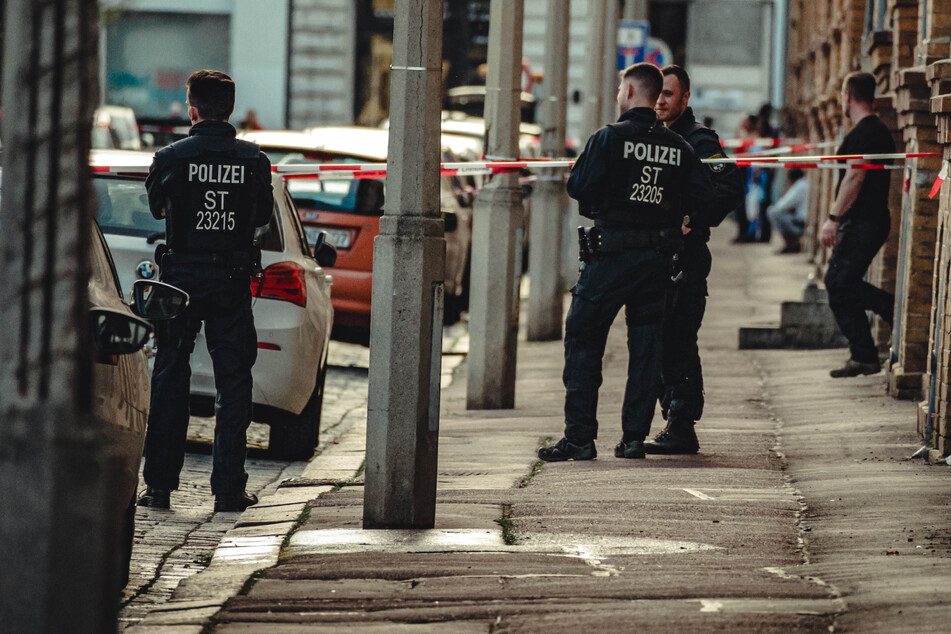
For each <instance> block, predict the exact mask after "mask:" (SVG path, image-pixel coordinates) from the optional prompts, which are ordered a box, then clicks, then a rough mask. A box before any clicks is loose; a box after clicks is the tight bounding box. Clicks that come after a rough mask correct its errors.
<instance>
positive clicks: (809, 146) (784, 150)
mask: <svg viewBox="0 0 951 634" xmlns="http://www.w3.org/2000/svg"><path fill="white" fill-rule="evenodd" d="M836 145H838V143H836V142H835V141H823V142H822V143H805V144H802V145H784V146H782V147H777V148H772V149H769V150H761V151H754V152H747V153H744V154H737V155H736V157H735V158H754V157H757V156H782V155H783V154H789V153H791V152H807V151H809V150H821V149H824V148H829V147H835V146H836Z"/></svg>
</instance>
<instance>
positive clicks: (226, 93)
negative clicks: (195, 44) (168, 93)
mask: <svg viewBox="0 0 951 634" xmlns="http://www.w3.org/2000/svg"><path fill="white" fill-rule="evenodd" d="M185 87H186V89H187V91H188V105H190V106H194V107H195V108H197V109H198V116H199V117H201V118H202V119H214V120H216V121H227V120H228V117H230V116H231V113H232V112H234V80H233V79H231V78H230V77H228V76H227V75H225V74H224V73H222V72H221V71H220V70H199V71H196V72H194V73H192V74H191V76H190V77H189V78H188V81H186V82H185Z"/></svg>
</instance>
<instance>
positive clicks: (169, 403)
mask: <svg viewBox="0 0 951 634" xmlns="http://www.w3.org/2000/svg"><path fill="white" fill-rule="evenodd" d="M162 281H163V282H167V283H169V284H173V285H175V286H178V287H179V288H181V289H182V290H184V291H186V292H187V293H189V295H190V301H189V305H188V308H187V309H186V311H185V313H184V314H182V315H180V316H179V317H177V318H175V319H173V320H171V321H166V322H159V323H158V325H157V328H156V340H157V341H156V344H157V346H158V351H157V353H156V356H155V367H154V369H153V371H152V402H151V409H150V411H149V423H148V431H147V433H146V437H145V468H144V476H145V483H146V484H148V485H149V486H151V487H152V488H158V489H168V490H173V489H177V488H178V483H179V474H180V473H181V470H182V465H183V463H184V460H185V440H186V438H187V433H188V418H189V409H188V399H189V385H190V380H191V368H190V366H189V356H190V355H191V352H192V350H193V349H194V347H195V337H197V335H198V330H199V329H200V328H201V325H202V323H204V325H205V340H206V342H207V344H208V352H209V354H210V355H211V359H212V364H213V367H214V373H215V388H216V390H217V397H216V399H215V443H214V450H213V454H212V472H211V491H212V493H213V494H214V495H229V494H235V493H241V492H243V491H244V487H245V484H246V483H247V480H248V474H247V472H246V471H245V470H244V460H245V455H246V453H247V430H248V426H249V425H250V423H251V366H252V365H254V361H255V359H256V357H257V335H256V333H255V330H254V317H253V315H252V313H251V290H250V286H249V282H248V275H247V273H244V274H243V275H238V276H236V277H235V279H229V275H228V267H226V266H223V265H187V266H185V265H175V266H170V267H165V268H164V269H163V270H162Z"/></svg>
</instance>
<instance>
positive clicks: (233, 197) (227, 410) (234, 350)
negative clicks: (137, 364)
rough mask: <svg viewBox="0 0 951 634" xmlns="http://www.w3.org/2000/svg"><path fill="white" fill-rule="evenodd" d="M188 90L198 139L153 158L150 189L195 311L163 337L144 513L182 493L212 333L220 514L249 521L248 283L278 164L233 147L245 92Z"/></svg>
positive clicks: (179, 282)
mask: <svg viewBox="0 0 951 634" xmlns="http://www.w3.org/2000/svg"><path fill="white" fill-rule="evenodd" d="M186 86H187V91H188V115H189V118H190V119H191V121H192V128H191V130H190V131H189V136H188V138H187V139H182V140H181V141H178V142H177V143H174V144H172V145H170V146H168V147H166V148H163V149H162V150H159V151H158V152H157V153H156V154H155V158H154V160H153V161H152V166H151V168H150V169H149V176H148V180H146V182H145V187H146V189H147V190H148V196H149V208H150V209H151V211H152V215H153V216H155V217H156V218H165V227H166V245H162V247H160V250H163V251H164V253H158V252H157V254H156V256H157V259H159V260H160V262H159V264H160V267H161V272H162V281H164V282H167V283H169V284H173V285H175V286H177V287H179V288H181V289H182V290H184V291H186V292H187V293H189V295H190V296H191V301H190V303H189V306H188V308H187V310H186V311H185V313H184V314H183V315H181V316H179V317H178V318H176V319H173V320H171V321H168V322H160V325H159V328H158V329H157V333H156V335H157V340H158V352H157V354H156V357H155V368H154V370H153V373H152V402H151V409H150V411H149V422H148V431H147V433H146V438H145V469H144V477H145V483H146V485H147V490H146V493H145V495H144V496H142V498H140V500H139V504H140V505H142V506H151V507H155V508H169V492H170V491H173V490H174V489H176V488H178V478H179V473H180V472H181V469H182V464H183V462H184V459H185V439H186V434H187V430H188V418H189V411H188V395H189V382H190V378H191V369H190V367H189V364H188V359H189V355H190V354H191V352H192V350H193V349H194V346H195V337H196V336H197V335H198V330H199V328H201V326H202V323H204V326H205V339H206V341H207V342H208V351H209V353H210V354H211V358H212V363H213V365H214V372H215V387H216V389H217V392H218V393H217V397H216V399H215V443H214V451H213V466H212V472H211V491H212V493H213V494H214V496H215V511H243V510H244V509H245V508H247V507H248V506H251V505H252V504H255V503H257V498H256V497H255V496H254V495H251V494H248V493H246V492H245V484H246V483H247V479H248V474H247V472H245V470H244V460H245V454H246V453H247V429H248V425H249V424H250V423H251V366H252V365H253V364H254V360H255V358H256V356H257V334H256V333H255V330H254V319H253V316H252V314H251V290H250V283H249V280H250V274H251V272H252V269H253V268H254V266H255V265H256V261H255V260H256V258H255V254H254V248H253V239H254V232H255V228H256V227H262V226H264V225H267V223H268V222H269V221H270V218H271V213H272V210H273V207H274V196H273V192H272V189H271V164H270V161H268V158H267V156H265V155H264V153H262V152H261V151H260V150H259V149H258V146H256V145H254V144H253V143H248V142H245V141H239V140H237V139H235V129H234V127H232V126H231V124H229V123H228V119H229V117H230V116H231V113H232V111H233V110H234V94H235V85H234V82H233V81H232V80H231V78H230V77H228V76H227V75H225V74H224V73H222V72H219V71H213V70H201V71H198V72H196V73H194V74H192V76H191V77H189V78H188V81H187V82H186ZM163 247H164V248H163Z"/></svg>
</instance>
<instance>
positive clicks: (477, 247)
mask: <svg viewBox="0 0 951 634" xmlns="http://www.w3.org/2000/svg"><path fill="white" fill-rule="evenodd" d="M523 16H524V1H523V0H492V4H491V22H490V25H489V59H488V76H487V77H486V86H487V91H486V100H485V125H486V136H487V137H488V138H487V147H486V153H487V155H488V156H492V157H504V158H513V159H514V158H517V157H518V138H519V136H518V135H519V121H520V117H519V112H520V101H521V69H522V22H523ZM543 213H544V211H543ZM522 226H523V223H522V189H521V187H520V186H519V183H518V174H499V175H497V176H495V177H494V178H493V179H492V181H491V182H490V183H489V184H488V185H486V186H485V187H484V188H482V190H481V191H480V192H479V197H478V198H477V199H476V204H475V208H474V210H473V227H472V272H471V279H470V282H471V286H470V289H471V290H470V293H471V295H470V297H471V299H470V302H469V304H470V307H471V308H470V312H469V356H468V370H469V372H468V383H467V398H466V406H467V407H468V408H469V409H508V408H512V407H515V361H516V352H517V339H518V314H519V277H520V274H521V261H522V254H521V244H522Z"/></svg>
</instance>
